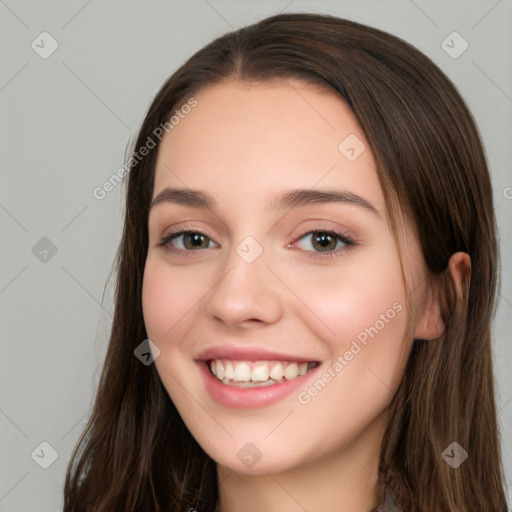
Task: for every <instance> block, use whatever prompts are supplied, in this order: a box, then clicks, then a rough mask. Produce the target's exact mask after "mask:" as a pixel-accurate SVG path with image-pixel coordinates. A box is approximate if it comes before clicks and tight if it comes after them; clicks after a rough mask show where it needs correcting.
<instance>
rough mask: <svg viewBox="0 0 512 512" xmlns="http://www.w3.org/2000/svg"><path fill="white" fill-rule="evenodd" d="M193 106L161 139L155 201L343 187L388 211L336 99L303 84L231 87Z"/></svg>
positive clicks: (359, 136)
mask: <svg viewBox="0 0 512 512" xmlns="http://www.w3.org/2000/svg"><path fill="white" fill-rule="evenodd" d="M194 98H195V99H196V100H197V105H196V106H195V107H194V108H193V109H191V110H190V112H189V113H188V114H186V115H183V116H181V119H180V121H179V123H178V124H177V125H175V126H174V127H173V128H172V130H170V131H169V133H168V134H166V135H165V136H164V138H163V139H162V142H161V144H160V147H159V150H158V160H157V166H156V171H155V187H154V193H153V197H154V196H156V195H157V194H158V193H159V192H160V191H161V190H162V189H164V188H165V187H174V186H175V187H190V188H203V189H207V190H208V191H209V192H210V193H211V194H213V195H224V196H225V197H226V199H228V196H229V192H230V190H236V191H237V192H238V196H239V197H240V196H242V197H244V196H245V200H246V201H247V200H249V199H254V200H256V198H258V200H261V199H262V197H263V196H268V195H274V193H275V192H276V190H281V189H283V190H285V189H286V190H287V189H290V188H314V187H316V186H318V187H338V188H339V187H342V188H346V189H350V190H351V191H352V192H354V193H357V194H360V195H364V196H365V197H367V198H368V199H370V200H371V201H372V202H373V203H374V205H375V206H376V207H377V208H378V209H380V210H382V211H383V210H384V202H383V201H384V200H383V195H382V191H381V188H380V184H379V181H378V177H377V173H376V170H375V164H374V161H373V156H372V154H371V151H370V150H369V148H368V147H367V143H366V141H365V137H364V134H363V133H362V131H361V129H360V127H359V126H358V124H357V121H356V120H355V118H354V116H353V114H352V113H351V111H350V109H349V108H348V106H347V105H346V103H345V102H344V100H343V99H342V98H341V97H340V96H339V95H338V94H337V93H336V92H335V91H331V90H325V89H321V88H320V87H318V86H317V85H314V84H310V83H306V82H303V81H299V80H279V81H273V82H259V83H246V82H241V81H239V80H229V81H225V82H221V83H218V84H215V85H212V86H209V87H207V88H206V89H204V90H202V91H201V92H200V93H198V94H197V95H194ZM176 108H177V109H179V106H177V107H176ZM187 110H188V109H187ZM229 199H230V200H231V201H233V200H234V198H233V197H229ZM260 204H261V201H260Z"/></svg>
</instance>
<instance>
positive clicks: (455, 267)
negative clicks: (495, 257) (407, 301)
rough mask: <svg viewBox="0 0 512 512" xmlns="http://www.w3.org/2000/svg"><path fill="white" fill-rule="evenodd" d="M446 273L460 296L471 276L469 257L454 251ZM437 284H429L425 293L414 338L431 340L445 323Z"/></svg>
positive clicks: (460, 296)
mask: <svg viewBox="0 0 512 512" xmlns="http://www.w3.org/2000/svg"><path fill="white" fill-rule="evenodd" d="M448 274H449V277H450V279H451V280H452V281H453V284H454V286H455V290H456V293H457V297H459V298H462V296H463V291H464V288H465V287H467V286H468V285H469V278H470V276H471V258H470V257H469V254H467V253H465V252H461V251H459V252H456V253H454V254H452V255H451V257H450V259H449V261H448ZM439 292H440V291H439V286H438V285H435V284H433V285H431V286H429V288H428V290H427V291H426V294H425V299H424V301H423V304H422V306H421V309H420V312H419V314H418V317H417V319H416V326H415V330H414V339H426V340H431V339H434V338H439V336H441V335H442V334H443V332H444V329H445V325H444V321H443V318H442V316H441V307H440V297H439Z"/></svg>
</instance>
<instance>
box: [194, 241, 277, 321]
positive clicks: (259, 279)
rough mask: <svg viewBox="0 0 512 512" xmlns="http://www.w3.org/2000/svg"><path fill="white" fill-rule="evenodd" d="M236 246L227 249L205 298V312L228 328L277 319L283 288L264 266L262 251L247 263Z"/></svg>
mask: <svg viewBox="0 0 512 512" xmlns="http://www.w3.org/2000/svg"><path fill="white" fill-rule="evenodd" d="M236 249H237V248H236V247H233V249H232V251H230V254H229V256H228V257H227V258H226V260H225V264H224V265H222V267H221V271H220V273H219V279H218V281H217V282H216V284H215V285H214V286H213V288H212V290H211V291H210V293H209V294H208V295H207V296H206V297H205V301H204V302H203V304H204V308H205V312H206V314H207V315H208V316H209V317H210V318H212V319H214V320H216V321H219V322H222V323H223V324H225V325H227V326H229V327H231V328H237V327H249V326H252V325H256V326H257V325H264V324H272V323H275V322H277V321H279V319H280V318H281V317H282V314H283V301H282V299H283V297H282V295H281V294H282V292H283V291H282V289H281V287H280V282H279V280H278V279H276V277H275V275H274V274H273V273H272V272H271V271H270V270H269V269H268V268H267V263H268V260H267V258H266V257H265V256H266V255H265V251H263V253H262V254H261V255H260V256H259V257H258V258H257V259H256V260H255V261H252V262H251V261H250V260H249V259H244V257H243V256H244V255H243V253H242V252H237V250H236Z"/></svg>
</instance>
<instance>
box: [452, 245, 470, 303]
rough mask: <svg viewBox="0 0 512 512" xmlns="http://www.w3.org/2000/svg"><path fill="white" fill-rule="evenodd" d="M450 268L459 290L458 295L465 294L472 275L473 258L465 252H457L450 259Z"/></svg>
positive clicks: (456, 287)
mask: <svg viewBox="0 0 512 512" xmlns="http://www.w3.org/2000/svg"><path fill="white" fill-rule="evenodd" d="M448 269H449V272H450V276H451V278H452V281H453V282H454V284H455V289H456V290H457V297H459V298H461V297H462V296H463V289H464V288H466V287H467V286H469V280H470V277H471V258H470V257H469V254H467V253H465V252H456V253H454V254H452V256H451V258H450V260H449V261H448Z"/></svg>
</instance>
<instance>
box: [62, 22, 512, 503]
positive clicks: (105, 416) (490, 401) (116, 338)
mask: <svg viewBox="0 0 512 512" xmlns="http://www.w3.org/2000/svg"><path fill="white" fill-rule="evenodd" d="M230 78H238V79H241V80H245V81H249V82H258V81H266V80H274V79H281V80H286V79H288V78H290V79H291V78H298V79H302V80H305V81H307V82H309V83H314V84H317V85H320V86H322V87H324V88H327V89H330V90H335V91H337V92H338V94H339V95H340V96H341V98H343V100H344V101H345V102H346V103H347V104H348V106H349V107H350V109H351V111H352V112H353V114H354V116H355V118H356V119H357V121H358V122H359V124H360V126H361V128H362V130H363V132H364V134H365V136H366V139H367V141H368V144H369V146H370V149H371V151H372V153H373V155H374V159H375V162H376V165H377V172H378V175H379V179H380V182H381V185H382V188H383V190H384V194H385V197H386V202H387V207H388V211H389V214H390V216H391V219H392V227H394V230H395V231H396V226H397V220H396V219H397V218H398V214H399V213H400V212H403V213H406V216H407V218H408V220H409V221H410V222H411V223H412V224H414V226H415V227H416V229H417V232H418V236H419V243H420V245H421V249H422V252H423V257H424V259H425V262H426V264H427V267H428V269H429V271H430V274H431V278H432V279H433V280H435V281H436V283H437V284H438V285H439V289H440V290H441V297H442V315H443V319H444V321H445V325H446V330H445V333H444V334H443V335H442V336H441V337H440V338H438V339H435V340H430V341H424V340H423V341H421V340H415V341H414V343H413V348H412V350H411V353H410V355H409V359H408V364H407V367H406V370H405V373H404V376H403V379H402V381H401V384H400V386H399V388H398V390H397V392H396V395H395V396H394V398H393V400H392V402H391V405H390V410H391V414H390V418H391V420H390V423H389V426H388V428H387V431H386V433H385V436H384V439H383V443H382V448H381V453H380V474H381V479H382V480H381V481H382V482H383V483H385V484H386V485H389V486H390V487H391V488H392V489H393V490H394V491H395V494H396V496H397V497H398V499H399V501H400V503H401V506H402V508H403V509H404V510H407V511H409V510H410V511H426V512H444V511H446V512H455V511H457V512H463V511H466V512H467V511H474V510H479V511H480V510H482V511H489V512H490V511H492V512H505V511H506V509H507V504H506V498H505V492H504V483H503V482H504V478H503V468H502V464H501V458H500V443H499V432H498V426H497V411H496V403H495V396H494V382H493V370H492V357H491V337H490V326H491V320H492V318H493V315H494V312H495V300H496V293H497V258H498V254H497V242H496V233H495V219H494V210H493V198H492V189H491V183H490V178H489V171H488V168H487V164H486V160H485V156H484V152H483V149H482V144H481V141H480V137H479V134H478V131H477V128H476V126H475V122H474V120H473V118H472V116H471V114H470V112H469V110H468V108H467V107H466V105H465V103H464V101H463V100H462V98H461V97H460V95H459V94H458V92H457V90H456V88H455V87H454V85H453V84H452V83H451V81H450V80H449V79H448V78H447V77H446V76H445V75H444V74H443V73H442V72H441V71H440V70H439V68H438V67H436V66H435V65H434V64H433V62H432V61H431V60H429V59H428V58H427V57H426V56H425V55H423V54H422V53H420V52H419V51H418V50H416V49H415V48H414V47H412V46H411V45H409V44H408V43H406V42H404V41H402V40H401V39H399V38H397V37H394V36H392V35H389V34H387V33H385V32H382V31H380V30H377V29H375V28H371V27H367V26H364V25H361V24H358V23H355V22H352V21H347V20H343V19H339V18H336V17H333V16H327V15H317V14H282V15H277V16H273V17H270V18H267V19H264V20H262V21H260V22H258V23H256V24H254V25H251V26H248V27H245V28H242V29H240V30H236V31H233V32H230V33H228V34H226V35H224V36H222V37H220V38H218V39H216V40H215V41H213V42H212V43H210V44H208V45H207V46H206V47H204V48H203V49H201V50H200V51H198V52H197V53H196V54H194V55H193V56H192V57H191V58H190V59H189V60H188V61H187V62H186V63H185V64H184V65H183V66H182V67H181V68H180V69H178V71H176V72H175V73H174V74H173V75H172V76H171V77H170V78H169V79H168V80H167V82H166V83H165V84H164V85H163V86H162V88H161V89H160V91H159V92H158V93H157V95H156V97H155V99H154V101H153V103H152V104H151V106H150V108H149V110H148V113H147V115H146V117H145V119H144V121H143V123H142V126H141V128H140V132H139V134H138V137H137V139H136V141H135V145H134V147H133V150H132V155H135V153H136V151H137V149H138V148H141V147H142V146H144V145H145V144H147V140H148V137H151V138H153V139H154V138H155V137H154V133H155V130H156V129H157V128H158V127H159V126H162V125H165V123H166V122H168V121H169V119H170V116H172V115H173V114H174V112H175V110H177V109H178V108H180V106H181V105H184V104H185V103H186V102H187V101H188V100H189V99H190V98H191V97H193V95H194V94H197V93H198V92H199V91H201V90H202V89H204V88H206V87H208V86H209V85H211V84H215V83H219V82H221V81H222V80H225V79H230ZM157 149H158V148H156V149H154V150H152V151H150V152H149V154H148V155H147V156H145V157H144V158H137V159H132V164H133V165H131V166H130V171H129V175H128V182H127V191H126V210H125V221H124V232H123V237H122V241H121V243H120V246H119V250H118V254H117V266H116V271H117V286H116V299H115V313H114V319H113V325H112V332H111V337H110V344H109V348H108V352H107V355H106V359H105V363H104V367H103V370H102V374H101V380H100V383H99V388H98V390H97V395H96V399H95V403H94V408H93V411H92V414H91V417H90V419H89V421H88V424H87V426H86V428H85V430H84V432H83V433H82V435H81V437H80V439H79V441H78V443H77V445H76V447H75V450H74V452H73V456H72V459H71V461H70V463H69V467H68V472H67V475H66V482H65V489H64V494H65V507H64V512H81V511H88V512H92V511H94V512H107V511H108V512H111V511H120V510H122V511H124V512H131V511H133V512H134V511H149V510H151V511H156V512H158V511H162V512H163V511H178V510H179V511H181V512H184V511H187V510H188V509H189V508H191V509H196V510H197V511H212V512H213V511H214V510H215V506H216V503H217V498H218V488H217V484H218V483H217V476H216V466H215V462H214V461H213V460H212V459H211V458H210V457H209V456H208V455H207V454H206V453H205V452H204V451H203V450H202V448H201V447H200V446H199V445H198V443H197V442H196V441H195V440H194V438H193V437H192V436H191V434H190V433H189V431H188V429H187V428H186V427H185V425H184V423H183V421H182V420H181V418H180V416H179V414H178V412H177V411H176V409H175V407H174V405H173V403H172V401H171V400H170V398H169V396H168V394H167V392H166V390H165V388H164V387H163V385H162V383H161V382H160V379H159V377H158V374H157V371H156V368H155V365H149V366H145V365H143V364H141V362H140V361H139V360H138V359H137V358H136V357H135V356H134V353H133V352H134V349H135V348H136V347H137V346H138V345H139V344H140V343H141V342H142V341H143V340H145V339H146V338H147V335H146V331H145V327H144V319H143V315H142V306H141V302H142V299H141V293H142V276H143V270H144V264H145V259H146V255H147V249H148V210H149V204H150V201H151V198H152V193H153V182H154V171H155V163H156V157H157ZM457 251H464V252H466V253H468V254H469V256H470V258H471V274H470V278H468V281H467V282H466V283H464V289H463V293H462V294H458V293H456V290H455V286H454V283H453V280H452V279H451V278H450V275H449V272H448V270H447V262H448V260H449V258H450V256H451V255H452V254H453V253H455V252H457ZM452 442H457V443H458V444H459V445H460V446H461V447H463V448H464V449H465V450H466V451H467V452H468V454H469V456H468V459H467V460H466V461H465V462H464V463H462V464H461V465H460V466H459V467H458V468H457V469H454V468H452V467H451V466H450V465H449V464H447V462H445V460H444V459H443V457H442V454H443V451H444V450H445V449H446V448H447V447H448V446H449V445H450V444H451V443H452Z"/></svg>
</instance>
